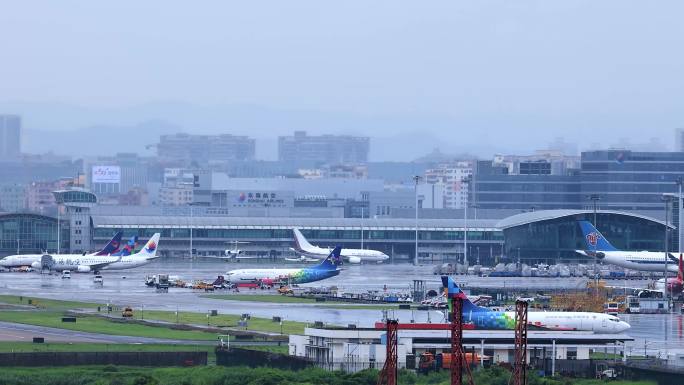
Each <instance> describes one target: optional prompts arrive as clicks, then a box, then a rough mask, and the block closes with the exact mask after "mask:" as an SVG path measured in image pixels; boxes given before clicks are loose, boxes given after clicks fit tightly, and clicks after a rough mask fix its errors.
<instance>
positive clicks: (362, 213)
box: [361, 206, 363, 250]
mask: <svg viewBox="0 0 684 385" xmlns="http://www.w3.org/2000/svg"><path fill="white" fill-rule="evenodd" d="M361 249H362V250H363V206H361Z"/></svg>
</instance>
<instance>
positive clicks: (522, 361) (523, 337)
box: [513, 301, 528, 385]
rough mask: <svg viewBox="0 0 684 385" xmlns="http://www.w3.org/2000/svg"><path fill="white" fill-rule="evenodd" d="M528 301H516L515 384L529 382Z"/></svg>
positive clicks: (522, 384) (520, 384)
mask: <svg viewBox="0 0 684 385" xmlns="http://www.w3.org/2000/svg"><path fill="white" fill-rule="evenodd" d="M527 306H528V304H527V301H515V362H514V363H513V384H514V385H526V384H527Z"/></svg>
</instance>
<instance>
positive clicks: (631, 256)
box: [575, 221, 679, 273]
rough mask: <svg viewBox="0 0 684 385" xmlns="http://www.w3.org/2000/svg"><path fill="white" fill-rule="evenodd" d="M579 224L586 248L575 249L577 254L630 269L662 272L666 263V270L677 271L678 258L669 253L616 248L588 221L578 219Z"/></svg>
mask: <svg viewBox="0 0 684 385" xmlns="http://www.w3.org/2000/svg"><path fill="white" fill-rule="evenodd" d="M579 225H580V227H581V228H582V234H583V235H584V241H585V243H586V245H587V249H586V250H575V251H576V252H578V253H579V254H582V255H586V256H588V257H593V258H596V259H597V260H599V261H602V262H605V263H609V264H611V265H616V266H620V267H625V268H627V269H632V270H641V271H656V272H662V271H663V270H665V264H667V271H670V272H674V273H677V272H679V259H678V258H677V257H675V256H674V255H672V254H671V253H667V254H665V252H663V251H660V252H655V251H622V250H618V249H616V248H615V247H614V246H613V245H611V244H610V242H608V240H607V239H606V238H605V237H604V236H603V235H602V234H601V233H600V232H599V231H598V230H596V228H595V227H594V225H592V224H591V223H589V222H588V221H580V222H579ZM666 256H667V257H666Z"/></svg>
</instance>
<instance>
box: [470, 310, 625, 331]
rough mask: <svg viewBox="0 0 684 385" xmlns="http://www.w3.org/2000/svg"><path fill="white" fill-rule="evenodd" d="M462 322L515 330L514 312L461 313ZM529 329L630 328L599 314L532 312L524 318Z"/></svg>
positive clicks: (588, 329)
mask: <svg viewBox="0 0 684 385" xmlns="http://www.w3.org/2000/svg"><path fill="white" fill-rule="evenodd" d="M463 320H464V321H465V322H472V323H473V324H474V325H475V328H476V329H514V328H515V312H497V311H489V310H484V311H472V312H466V311H464V312H463ZM527 322H528V325H531V326H534V327H537V328H540V329H545V330H556V331H568V330H570V331H572V330H575V331H591V332H594V333H606V334H614V333H622V332H624V331H626V330H627V329H629V327H630V326H629V324H628V323H626V322H624V321H620V319H619V318H618V317H615V316H611V315H608V314H602V313H584V312H541V311H540V312H534V311H531V312H529V313H528V314H527Z"/></svg>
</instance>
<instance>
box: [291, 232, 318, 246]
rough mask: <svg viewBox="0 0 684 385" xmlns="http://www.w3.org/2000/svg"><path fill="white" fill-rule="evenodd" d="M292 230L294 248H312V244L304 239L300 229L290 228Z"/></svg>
mask: <svg viewBox="0 0 684 385" xmlns="http://www.w3.org/2000/svg"><path fill="white" fill-rule="evenodd" d="M292 232H293V233H294V239H295V246H296V249H298V250H306V249H311V248H313V245H312V244H310V243H309V241H307V240H306V238H304V235H302V233H301V231H299V229H297V228H294V229H292Z"/></svg>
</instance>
